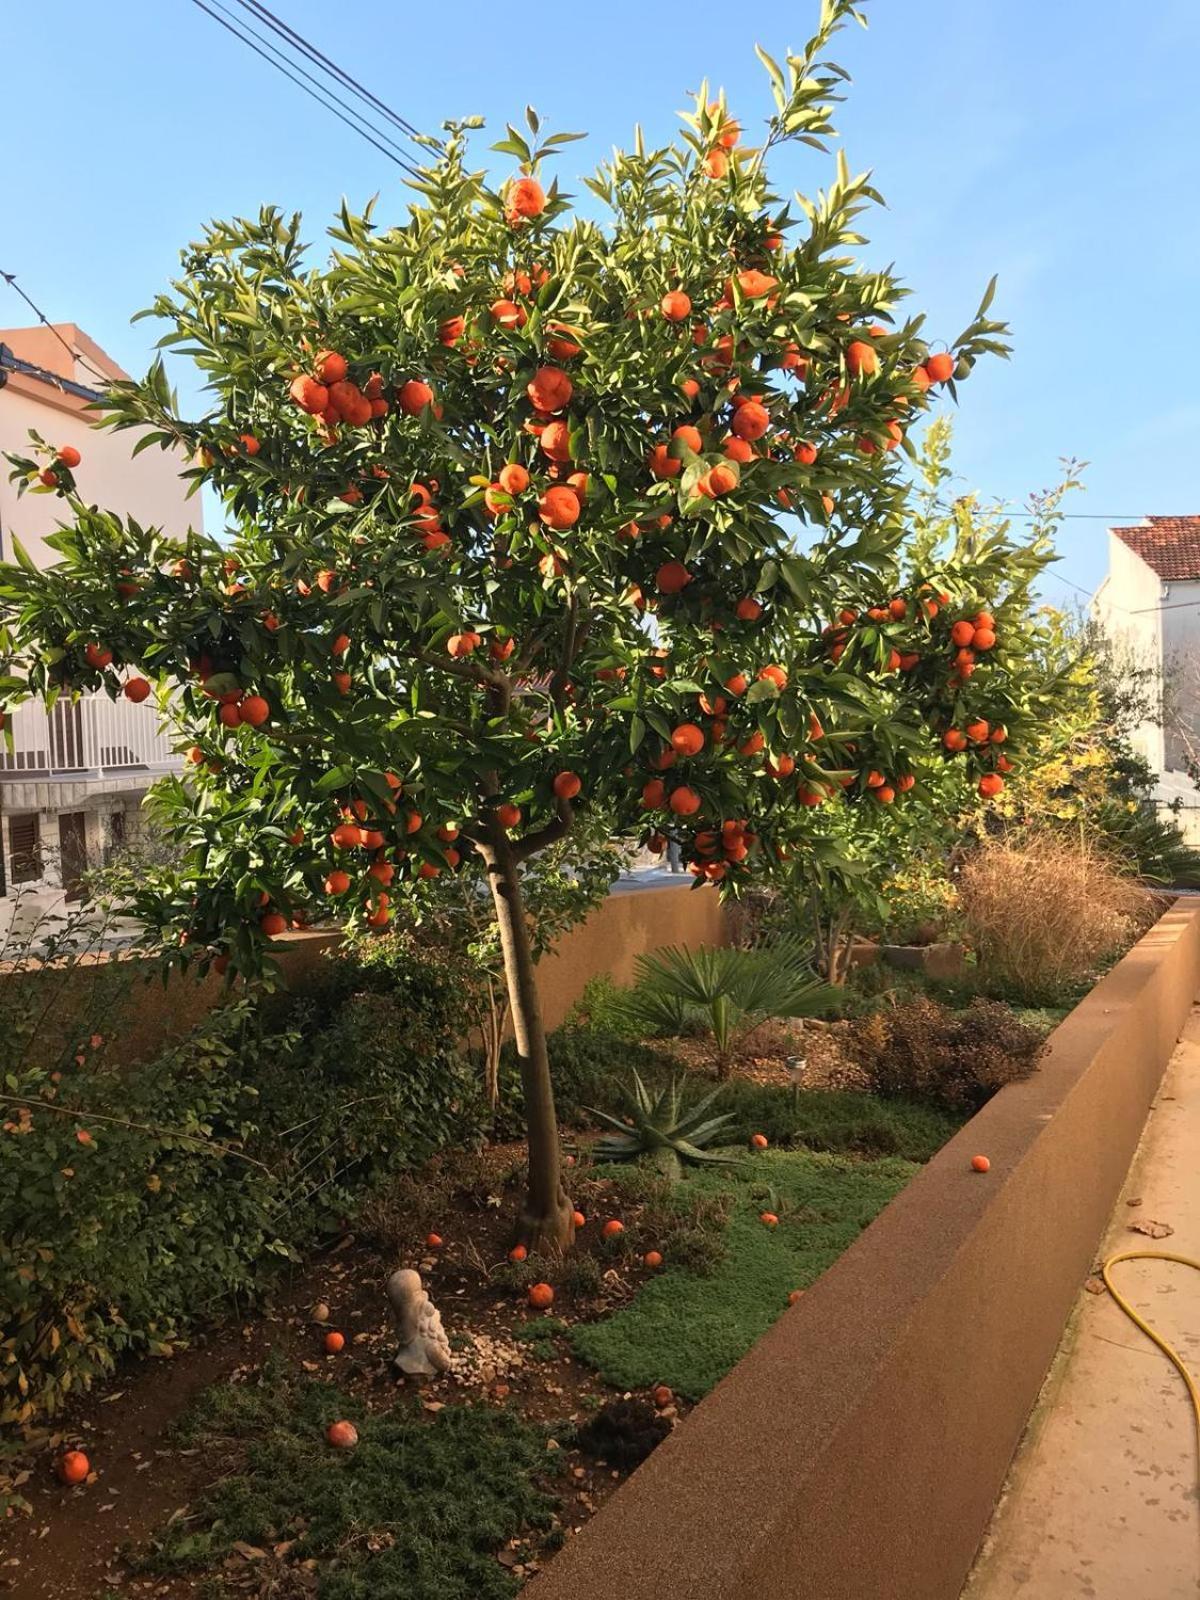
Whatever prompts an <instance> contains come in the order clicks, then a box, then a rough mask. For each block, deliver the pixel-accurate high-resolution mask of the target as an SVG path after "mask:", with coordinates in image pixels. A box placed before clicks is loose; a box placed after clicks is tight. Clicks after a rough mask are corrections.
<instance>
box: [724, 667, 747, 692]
mask: <svg viewBox="0 0 1200 1600" xmlns="http://www.w3.org/2000/svg"><path fill="white" fill-rule="evenodd" d="M724 687H725V688H726V689H728V690H729V692H730V694H732V695H740V694H745V692H746V690H747V689H748V688H749V687H750V680H749V678H747V676H746V674H745V673H744V672H735V673H734V674H733V676H732V677H731V678H726V679H725V685H724Z"/></svg>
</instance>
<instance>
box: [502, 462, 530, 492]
mask: <svg viewBox="0 0 1200 1600" xmlns="http://www.w3.org/2000/svg"><path fill="white" fill-rule="evenodd" d="M496 481H497V482H498V483H499V485H500V487H501V488H502V489H503V490H504V492H505V494H524V493H525V490H526V489H528V487H529V473H528V472H527V471H526V470H525V468H524V467H523V466H522V465H521V463H520V462H519V461H510V462H509V463H508V465H507V466H504V467H501V468H500V471H499V474H498V475H497V480H496Z"/></svg>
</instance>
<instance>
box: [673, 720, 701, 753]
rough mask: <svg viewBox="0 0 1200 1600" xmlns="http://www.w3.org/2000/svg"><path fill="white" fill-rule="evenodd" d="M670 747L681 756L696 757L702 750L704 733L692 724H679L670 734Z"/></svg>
mask: <svg viewBox="0 0 1200 1600" xmlns="http://www.w3.org/2000/svg"><path fill="white" fill-rule="evenodd" d="M671 747H672V749H673V750H675V751H676V753H677V754H678V755H681V756H697V755H699V754H700V752H701V750H703V749H704V732H703V729H701V728H698V727H697V726H696V724H695V723H694V722H681V723H680V724H679V726H678V727H677V728H675V729H674V730H673V731H672V734H671Z"/></svg>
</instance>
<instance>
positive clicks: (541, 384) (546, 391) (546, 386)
mask: <svg viewBox="0 0 1200 1600" xmlns="http://www.w3.org/2000/svg"><path fill="white" fill-rule="evenodd" d="M525 392H526V394H527V395H528V396H529V398H530V400H531V401H532V402H533V404H534V406H535V407H536V408H537V410H538V411H561V410H562V409H563V407H564V406H567V405H570V403H571V396H572V394H574V392H575V385H574V384H573V383H572V382H571V379H570V378H569V377H568V375H567V374H566V373H565V372H564V371H563V370H562V368H561V367H539V368H538V370H537V371H536V372H535V373H534V375H533V377H532V378H530V380H529V382H528V383H527V384H526V385H525Z"/></svg>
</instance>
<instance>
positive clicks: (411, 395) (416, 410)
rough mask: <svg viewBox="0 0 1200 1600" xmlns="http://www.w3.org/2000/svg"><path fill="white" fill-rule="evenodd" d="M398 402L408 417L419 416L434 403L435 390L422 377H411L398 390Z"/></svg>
mask: <svg viewBox="0 0 1200 1600" xmlns="http://www.w3.org/2000/svg"><path fill="white" fill-rule="evenodd" d="M396 403H397V405H398V406H399V407H400V409H401V411H403V412H404V414H405V416H406V417H419V416H420V415H421V412H422V411H424V410H425V408H426V406H431V405H432V404H433V390H432V389H431V388H430V387H429V385H428V384H427V383H423V382H422V381H421V379H420V378H409V380H408V381H407V383H402V384H401V385H400V387H399V389H397V390H396Z"/></svg>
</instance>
